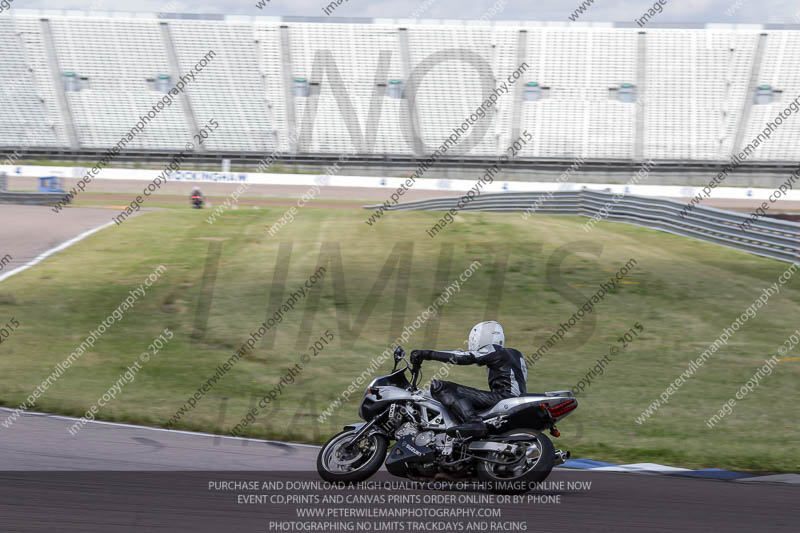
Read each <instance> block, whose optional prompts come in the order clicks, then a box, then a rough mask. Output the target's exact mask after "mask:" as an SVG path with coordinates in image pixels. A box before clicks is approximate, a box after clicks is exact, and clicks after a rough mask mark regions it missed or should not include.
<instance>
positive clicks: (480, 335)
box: [469, 320, 506, 350]
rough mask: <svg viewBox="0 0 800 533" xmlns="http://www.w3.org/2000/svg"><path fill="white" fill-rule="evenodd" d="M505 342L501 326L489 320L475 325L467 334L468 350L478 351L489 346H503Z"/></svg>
mask: <svg viewBox="0 0 800 533" xmlns="http://www.w3.org/2000/svg"><path fill="white" fill-rule="evenodd" d="M505 342H506V336H505V334H504V333H503V326H501V325H500V324H498V323H497V322H495V321H494V320H489V321H487V322H481V323H479V324H476V325H475V327H474V328H472V331H470V332H469V349H470V350H480V349H481V348H483V347H484V346H488V345H489V344H499V345H500V346H503V345H504V344H505Z"/></svg>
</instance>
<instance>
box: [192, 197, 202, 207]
mask: <svg viewBox="0 0 800 533" xmlns="http://www.w3.org/2000/svg"><path fill="white" fill-rule="evenodd" d="M203 203H204V201H203V195H202V194H192V207H194V208H195V209H202V208H203Z"/></svg>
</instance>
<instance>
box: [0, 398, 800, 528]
mask: <svg viewBox="0 0 800 533" xmlns="http://www.w3.org/2000/svg"><path fill="white" fill-rule="evenodd" d="M8 413H9V411H8V410H5V409H4V410H2V411H0V418H2V420H5V419H6V417H7V416H8ZM74 422H75V420H74V419H69V418H67V417H60V416H51V415H40V414H33V413H29V414H25V415H23V416H22V417H21V418H19V419H18V420H17V421H16V422H15V423H14V424H13V426H11V427H10V428H4V427H2V426H0V530H1V531H3V532H12V531H13V532H18V531H19V532H23V531H24V532H29V531H37V532H38V531H48V532H73V531H75V532H78V531H80V532H95V531H98V532H99V531H103V532H108V531H193V532H197V531H202V532H205V531H215V532H216V531H219V532H263V531H280V530H281V529H280V528H278V527H277V526H275V527H272V528H271V527H270V524H269V522H270V521H273V522H274V521H299V522H301V523H304V524H306V526H307V527H309V526H308V524H310V523H312V522H313V520H312V519H308V518H298V517H297V513H298V509H299V508H304V507H309V506H308V505H298V504H291V505H290V504H286V503H277V502H275V503H270V502H258V503H253V502H250V503H249V504H248V503H242V502H241V501H239V496H240V495H241V496H243V497H244V496H246V495H248V494H268V495H270V496H276V497H277V495H290V494H295V495H297V494H302V495H306V496H307V495H309V494H334V493H342V494H348V492H347V491H336V490H322V488H321V489H320V490H313V488H310V489H309V488H304V489H302V490H299V489H298V490H291V489H283V490H280V489H279V490H256V491H248V490H224V489H221V488H220V485H214V487H215V488H214V489H213V490H212V489H211V488H210V484H213V483H217V484H219V483H221V482H224V481H231V480H257V481H258V482H259V483H263V482H265V481H271V482H277V481H282V482H284V483H288V482H294V481H308V482H314V483H320V482H321V481H320V480H319V478H318V477H317V474H316V471H315V468H316V467H315V459H316V455H317V452H318V448H316V447H313V446H306V445H296V444H285V443H278V442H271V441H257V440H249V439H237V438H226V437H219V436H213V435H204V434H192V433H188V432H180V431H167V430H160V429H157V428H144V427H137V426H126V425H122V424H110V423H90V424H88V425H87V426H85V427H84V428H83V429H82V430H81V431H80V432H78V434H77V435H75V436H71V435H70V434H69V432H68V428H69V427H70V426H71V425H72V424H73V423H74ZM375 479H376V480H377V481H379V482H384V483H389V484H391V483H399V482H401V480H400V479H399V478H394V477H391V476H389V475H388V474H386V473H379V474H378V475H376V478H375ZM548 482H549V484H548V486H545V487H542V489H541V490H538V489H537V490H534V491H533V492H532V493H530V495H531V496H540V497H541V498H539V499H538V500H533V501H523V502H516V503H514V502H503V503H497V502H493V504H492V505H489V506H488V507H489V508H496V509H500V513H501V515H500V517H498V518H495V519H493V520H494V521H496V522H498V521H500V522H502V523H506V524H517V526H516V527H517V528H520V529H519V530H527V531H532V530H544V529H552V530H556V531H616V532H628V531H670V532H674V531H715V532H731V531H736V532H738V531H748V532H760V531H796V530H797V524H798V523H799V522H800V510H798V508H797V497H798V495H799V494H800V492H798V491H800V488H798V487H797V486H793V485H780V484H772V483H760V484H746V483H740V482H731V481H714V480H706V479H693V478H681V477H672V476H663V475H649V474H622V473H600V472H588V471H568V470H556V471H554V472H553V473H552V474H551V476H550V478H548ZM560 482H564V483H565V484H566V483H567V482H581V485H582V486H580V487H575V486H573V487H571V488H570V487H566V485H564V486H561V485H559V483H560ZM589 483H590V485H589ZM421 489H422V488H417V489H405V488H403V490H398V489H397V487H396V486H385V488H384V487H380V488H378V489H375V488H374V487H373V488H371V490H369V491H361V492H360V494H363V493H369V494H373V495H374V494H384V495H386V496H387V497H388V495H390V494H419V495H421V496H425V495H431V494H433V495H435V496H434V497H435V498H440V499H443V498H449V497H458V496H461V495H465V494H472V496H467V497H470V498H477V497H481V496H482V495H483V493H480V492H478V493H476V492H474V491H465V490H463V488H462V489H459V488H458V487H456V488H451V489H450V490H447V489H446V488H443V487H429V488H427V489H424V490H421ZM350 492H352V491H350ZM526 498H527V496H526ZM314 507H319V508H328V507H331V506H327V507H326V506H325V505H316V506H314ZM337 507H338V508H342V507H344V508H359V507H361V508H363V507H365V506H364V505H349V506H348V505H340V506H337ZM366 507H371V506H366ZM372 507H374V506H372ZM379 507H386V506H385V505H384V506H379ZM390 507H409V506H408V505H392V506H390ZM410 507H413V508H430V509H442V508H456V507H458V508H475V509H479V508H487V505H486V504H482V503H475V502H473V503H466V504H461V505H457V504H456V505H450V504H449V502H448V503H444V504H442V503H441V500H437V501H436V502H433V503H432V504H429V505H412V506H410ZM342 520H345V519H338V521H342ZM347 520H350V521H351V522H352V519H347ZM438 520H439V519H433V518H431V519H428V521H429V522H430V521H434V522H435V521H438ZM356 521H360V520H356ZM374 521H375V520H373V522H374ZM430 523H433V522H430ZM446 523H448V524H450V526H449V527H450V528H451V529H446V531H459V530H460V531H470V529H466V527H467V526H468V522H466V521H465V520H463V519H450V520H447V521H446ZM523 526H524V527H525V528H526V529H521V528H522V527H523ZM374 530H376V529H367V531H374ZM388 530H389V531H410V529H407V528H405V527H404V528H402V529H401V528H400V527H397V528H395V529H388Z"/></svg>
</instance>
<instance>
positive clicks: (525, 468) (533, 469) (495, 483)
mask: <svg viewBox="0 0 800 533" xmlns="http://www.w3.org/2000/svg"><path fill="white" fill-rule="evenodd" d="M514 435H530V436H531V437H532V438H531V441H532V442H535V445H536V448H535V449H531V448H530V447H528V450H527V452H528V454H530V456H533V455H534V454H537V453H538V455H537V456H536V457H535V458H534V457H528V454H526V457H528V458H527V459H526V458H523V459H521V460H520V463H518V464H517V465H515V469H514V468H512V469H511V470H510V471H509V467H504V466H501V465H496V464H493V463H487V462H486V461H479V462H478V464H477V465H476V470H477V473H478V477H479V478H480V480H481V481H485V482H488V483H490V484H491V485H490V486H491V487H492V491H493V492H497V493H500V494H522V493H525V492H528V491H529V490H531V489H532V488H533V487H534V485H535V484H536V483H541V482H542V481H544V480H545V479H547V476H549V475H550V472H551V471H552V470H553V467H554V466H555V462H556V450H555V447H554V446H553V441H551V440H550V439H549V438H548V437H547V435H545V434H544V433H542V432H541V431H536V430H534V429H516V430H512V431H508V432H506V433H503V434H502V435H499V437H501V438H503V437H511V436H514ZM488 458H489V459H493V460H495V461H501V460H507V458H504V457H502V456H500V455H498V454H497V453H495V452H493V453H490V454H489V455H488ZM534 461H535V462H534Z"/></svg>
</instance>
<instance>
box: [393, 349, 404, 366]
mask: <svg viewBox="0 0 800 533" xmlns="http://www.w3.org/2000/svg"><path fill="white" fill-rule="evenodd" d="M405 355H406V352H405V351H404V350H403V347H402V346H398V347H397V349H396V350H395V351H394V368H393V369H392V372H394V371H395V370H397V363H399V362H400V361H402V360H403V357H405Z"/></svg>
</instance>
